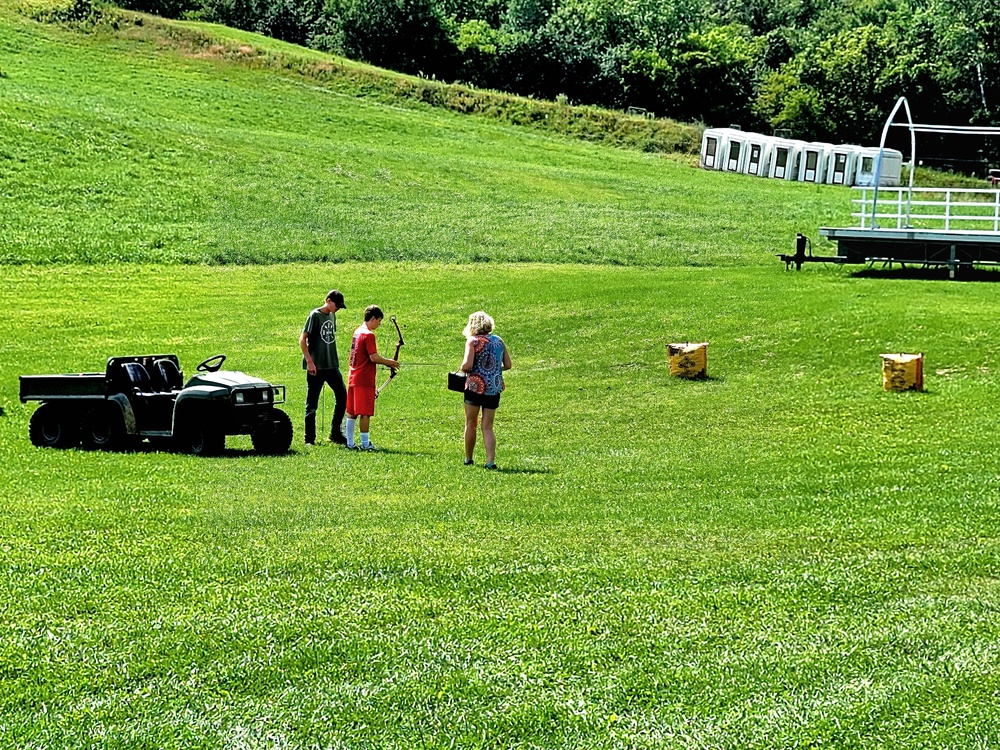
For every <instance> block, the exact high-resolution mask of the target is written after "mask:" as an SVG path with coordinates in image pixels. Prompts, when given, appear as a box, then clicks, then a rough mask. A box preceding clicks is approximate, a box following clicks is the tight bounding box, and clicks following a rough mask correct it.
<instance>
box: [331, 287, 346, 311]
mask: <svg viewBox="0 0 1000 750" xmlns="http://www.w3.org/2000/svg"><path fill="white" fill-rule="evenodd" d="M326 298H327V299H328V300H330V301H331V302H332V303H333V304H335V305H336V306H337V307H339V308H340V309H341V310H346V309H347V305H345V304H344V295H343V294H341V293H340V292H339V291H338V290H336V289H331V290H330V293H329V294H328V295H326Z"/></svg>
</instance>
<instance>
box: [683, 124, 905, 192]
mask: <svg viewBox="0 0 1000 750" xmlns="http://www.w3.org/2000/svg"><path fill="white" fill-rule="evenodd" d="M878 155H879V149H878V148H865V147H863V146H847V145H841V146H835V145H833V144H832V143H809V142H807V141H798V140H793V139H790V138H778V137H777V136H768V135H760V134H759V133H748V132H745V131H743V130H737V129H736V128H708V129H707V130H706V131H705V134H704V135H703V136H702V139H701V166H702V167H704V168H705V169H718V170H721V171H723V172H739V173H740V174H751V175H757V176H758V177H770V178H772V179H776V180H797V181H799V182H822V183H826V184H828V185H847V186H848V187H850V186H854V185H858V186H861V187H869V186H872V185H874V184H875V169H876V167H877V166H878V165H877V160H878ZM902 167H903V154H902V153H901V152H899V151H897V150H895V149H891V148H887V149H884V150H883V151H882V163H881V166H880V168H879V185H880V186H889V187H895V186H897V185H899V184H900V175H901V173H902Z"/></svg>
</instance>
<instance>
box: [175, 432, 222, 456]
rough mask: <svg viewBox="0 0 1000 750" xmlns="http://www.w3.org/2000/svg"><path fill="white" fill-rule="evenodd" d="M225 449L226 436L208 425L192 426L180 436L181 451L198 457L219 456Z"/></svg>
mask: <svg viewBox="0 0 1000 750" xmlns="http://www.w3.org/2000/svg"><path fill="white" fill-rule="evenodd" d="M225 447H226V436H225V434H224V433H223V432H221V431H220V430H217V429H215V428H213V427H209V426H207V425H201V424H195V425H191V426H190V427H187V428H185V429H184V431H183V432H182V433H181V435H180V448H181V450H183V451H184V452H185V453H193V454H194V455H196V456H218V455H219V454H220V453H222V450H223V448H225Z"/></svg>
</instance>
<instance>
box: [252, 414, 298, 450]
mask: <svg viewBox="0 0 1000 750" xmlns="http://www.w3.org/2000/svg"><path fill="white" fill-rule="evenodd" d="M273 414H274V418H273V419H272V420H271V422H270V424H266V425H262V426H260V427H258V428H257V429H255V430H254V431H253V432H251V433H250V440H251V441H252V442H253V447H254V450H256V451H257V452H258V453H263V454H265V455H268V456H276V455H278V454H280V453H287V452H288V449H289V448H291V447H292V420H291V419H289V418H288V415H287V414H285V412H283V411H282V410H281V409H275V410H274V412H273Z"/></svg>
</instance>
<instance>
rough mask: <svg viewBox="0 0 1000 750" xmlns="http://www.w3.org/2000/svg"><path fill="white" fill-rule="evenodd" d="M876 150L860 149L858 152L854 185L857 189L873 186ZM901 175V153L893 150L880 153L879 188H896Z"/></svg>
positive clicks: (888, 149)
mask: <svg viewBox="0 0 1000 750" xmlns="http://www.w3.org/2000/svg"><path fill="white" fill-rule="evenodd" d="M878 152H879V150H878V149H877V148H862V149H860V150H859V152H858V158H857V166H856V172H855V178H854V184H855V185H857V186H858V187H872V186H873V185H874V184H875V163H876V161H877V160H878ZM902 174H903V153H902V152H901V151H897V150H896V149H894V148H887V149H884V150H883V151H882V169H881V172H880V174H879V186H880V187H898V186H899V183H900V180H901V179H902Z"/></svg>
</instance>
